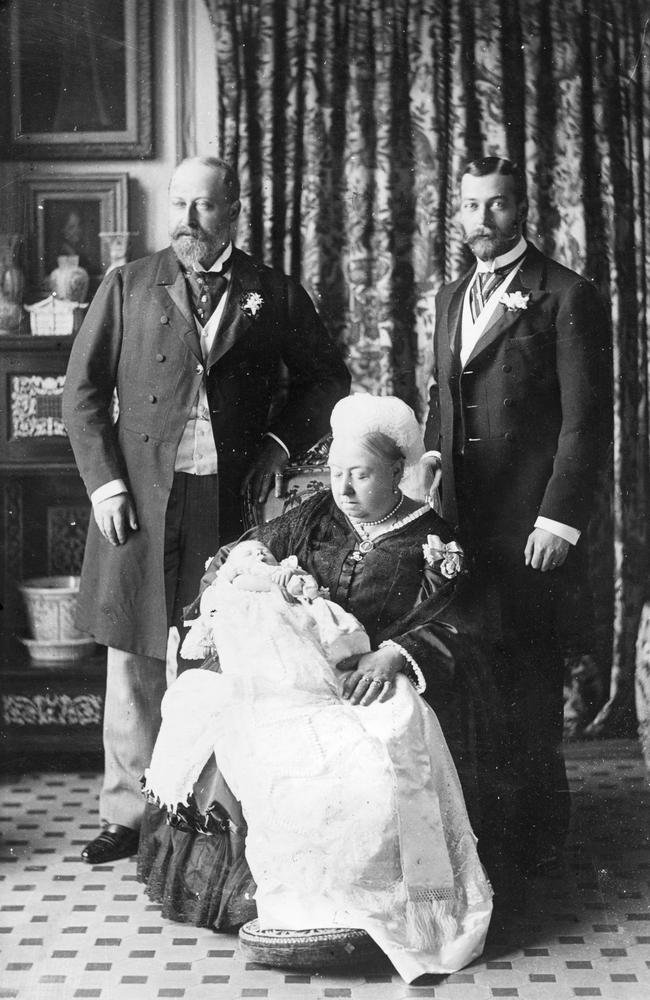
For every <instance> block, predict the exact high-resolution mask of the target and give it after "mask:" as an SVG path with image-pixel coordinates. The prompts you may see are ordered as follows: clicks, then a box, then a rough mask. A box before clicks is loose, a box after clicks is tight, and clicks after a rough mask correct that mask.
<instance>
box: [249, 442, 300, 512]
mask: <svg viewBox="0 0 650 1000" xmlns="http://www.w3.org/2000/svg"><path fill="white" fill-rule="evenodd" d="M288 461H289V456H288V455H287V453H286V451H285V450H284V448H283V447H282V445H280V444H278V442H277V441H275V440H274V439H273V438H272V437H267V438H265V439H264V444H263V445H262V449H261V451H260V453H259V455H258V456H257V458H256V459H255V461H254V462H253V464H252V465H251V467H250V469H249V470H248V472H247V473H246V475H245V476H244V481H243V482H242V485H241V493H242V496H244V495H245V494H246V493H249V494H250V496H251V499H252V500H253V502H254V503H264V501H265V500H266V498H267V496H268V495H269V492H270V490H271V487H272V486H273V485H274V482H275V474H276V472H282V470H283V469H284V468H285V466H286V465H287V463H288Z"/></svg>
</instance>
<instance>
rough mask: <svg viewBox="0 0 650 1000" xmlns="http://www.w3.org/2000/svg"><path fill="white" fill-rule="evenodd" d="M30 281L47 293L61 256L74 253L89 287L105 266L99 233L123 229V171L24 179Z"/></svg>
mask: <svg viewBox="0 0 650 1000" xmlns="http://www.w3.org/2000/svg"><path fill="white" fill-rule="evenodd" d="M23 186H24V202H25V218H26V220H27V224H28V227H29V228H28V232H27V235H26V242H27V247H28V257H29V262H30V263H29V268H30V271H29V279H30V285H31V286H32V288H33V290H34V291H42V292H46V291H47V282H46V279H47V276H48V275H49V274H51V273H52V271H53V270H54V269H55V268H56V267H57V264H58V258H59V257H62V256H66V257H70V256H74V257H78V258H79V264H80V265H81V267H83V268H85V269H86V271H88V274H89V276H90V287H91V291H93V290H94V289H96V287H97V285H98V284H99V281H100V279H101V276H102V274H103V273H104V271H105V270H106V267H107V266H108V264H109V261H108V260H104V259H103V257H104V252H105V248H104V246H103V244H102V240H101V238H100V233H102V232H115V231H124V230H128V228H129V226H128V174H126V173H119V174H94V175H90V176H83V175H78V174H58V175H57V174H44V175H43V176H40V177H39V176H31V177H29V179H28V180H26V181H24V183H23Z"/></svg>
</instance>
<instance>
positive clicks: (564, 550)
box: [524, 528, 571, 573]
mask: <svg viewBox="0 0 650 1000" xmlns="http://www.w3.org/2000/svg"><path fill="white" fill-rule="evenodd" d="M570 548H571V545H570V544H569V542H567V541H566V539H564V538H560V536H559V535H554V534H553V532H552V531H547V530H546V528H534V529H533V531H531V533H530V535H529V536H528V541H527V542H526V548H525V549H524V559H525V561H526V565H527V566H531V567H532V568H533V569H539V570H541V571H542V573H547V572H548V571H549V570H551V569H558V568H559V567H560V566H561V565H562V563H563V562H564V560H565V559H566V557H567V556H568V554H569V549H570Z"/></svg>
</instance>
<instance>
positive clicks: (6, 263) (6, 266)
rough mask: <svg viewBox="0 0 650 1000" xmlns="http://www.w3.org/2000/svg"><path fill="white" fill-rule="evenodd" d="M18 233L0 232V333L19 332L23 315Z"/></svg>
mask: <svg viewBox="0 0 650 1000" xmlns="http://www.w3.org/2000/svg"><path fill="white" fill-rule="evenodd" d="M20 239H21V238H20V234H19V233H0V334H3V335H5V336H6V335H9V336H15V335H16V334H18V333H20V324H21V320H22V317H23V307H22V302H23V287H24V284H25V282H24V279H23V272H22V270H21V269H20V267H19V266H18V257H19V248H20Z"/></svg>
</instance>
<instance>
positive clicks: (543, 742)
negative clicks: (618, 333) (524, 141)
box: [425, 157, 609, 870]
mask: <svg viewBox="0 0 650 1000" xmlns="http://www.w3.org/2000/svg"><path fill="white" fill-rule="evenodd" d="M526 212H527V200H526V191H525V181H524V178H523V175H522V174H521V172H520V170H519V169H518V168H517V167H516V166H515V165H514V164H512V163H510V162H509V161H507V160H503V159H499V158H497V157H487V158H485V159H482V160H477V161H475V162H473V163H471V164H470V165H469V166H468V167H467V168H466V170H465V173H464V175H463V178H462V182H461V208H460V219H461V222H462V225H463V229H464V236H465V240H466V242H467V244H468V245H469V247H470V249H471V250H472V252H473V254H474V255H475V257H476V266H475V267H474V268H472V269H471V270H470V271H469V272H468V273H467V274H465V275H464V276H463V277H461V278H460V279H458V280H457V281H454V282H452V283H451V284H449V285H445V286H444V287H443V288H442V289H441V290H440V292H439V294H438V296H437V299H436V324H435V333H434V355H435V372H434V378H435V384H434V386H433V388H432V390H431V399H430V409H429V418H428V423H427V431H426V435H425V442H426V445H427V447H428V448H429V449H432V450H435V451H436V452H439V453H440V456H441V457H440V462H441V468H442V508H443V511H442V512H443V515H444V516H445V517H446V518H447V519H448V520H449V521H451V523H452V524H456V525H458V527H459V529H460V531H461V534H462V535H463V536H464V538H465V540H466V542H467V545H468V548H469V549H470V550H471V551H472V552H473V553H474V555H475V559H476V568H477V572H478V574H479V579H480V580H481V581H482V584H483V586H484V588H485V593H486V599H487V608H488V618H489V620H490V622H491V624H492V625H493V626H494V630H495V636H496V639H497V658H496V679H497V683H498V684H499V686H500V688H501V691H502V694H503V697H504V702H505V705H506V719H505V720H504V728H505V729H506V730H507V732H508V735H509V737H510V739H511V741H512V759H511V775H512V781H513V789H514V795H515V804H516V814H517V817H518V819H517V823H516V830H515V837H514V840H515V843H516V852H517V854H518V860H519V862H520V864H521V866H522V867H523V868H524V870H535V869H539V868H540V867H541V866H544V865H546V864H547V863H548V862H552V860H553V859H554V858H556V857H557V855H558V853H559V852H560V851H561V849H562V845H563V843H564V839H565V836H566V831H567V826H568V817H569V802H568V786H567V782H566V774H565V770H564V762H563V760H562V758H561V754H560V742H561V739H562V709H563V683H562V682H563V657H562V649H561V642H560V638H561V637H560V635H559V634H558V628H557V622H558V610H559V609H558V603H559V602H560V601H561V600H562V594H563V593H570V592H572V591H573V590H574V588H575V587H581V586H584V583H585V581H584V564H583V557H582V552H581V543H580V537H581V534H582V533H583V532H584V529H585V528H586V525H587V522H588V520H589V516H590V513H591V509H592V504H593V498H594V491H595V487H596V475H597V472H598V468H599V466H600V465H601V463H602V461H603V459H604V455H605V446H604V442H603V434H602V428H603V422H604V418H606V415H607V408H608V400H609V393H608V373H609V364H608V350H609V336H608V332H609V331H608V321H607V316H606V312H605V309H604V306H603V303H602V302H601V299H600V297H599V295H598V293H597V292H596V289H595V288H594V286H593V285H592V284H591V283H590V282H589V281H587V280H586V279H584V278H582V277H580V275H578V274H576V273H575V272H574V271H570V270H569V269H568V268H566V267H562V266H561V265H560V264H557V263H556V262H555V261H553V260H551V259H550V258H549V257H546V256H544V255H543V254H541V253H540V252H539V251H538V250H537V249H536V248H535V247H534V246H533V245H532V244H530V243H528V242H527V241H526V240H525V239H524V237H523V227H524V223H525V220H526ZM490 598H491V599H490Z"/></svg>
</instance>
